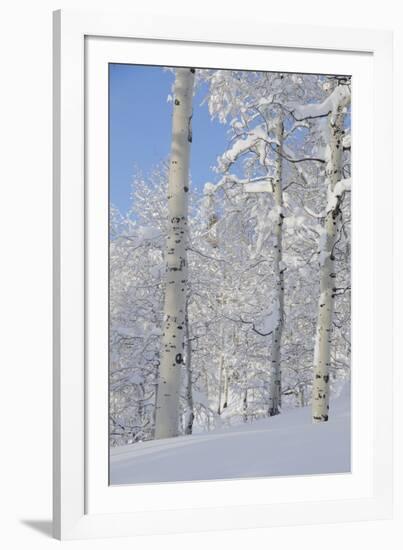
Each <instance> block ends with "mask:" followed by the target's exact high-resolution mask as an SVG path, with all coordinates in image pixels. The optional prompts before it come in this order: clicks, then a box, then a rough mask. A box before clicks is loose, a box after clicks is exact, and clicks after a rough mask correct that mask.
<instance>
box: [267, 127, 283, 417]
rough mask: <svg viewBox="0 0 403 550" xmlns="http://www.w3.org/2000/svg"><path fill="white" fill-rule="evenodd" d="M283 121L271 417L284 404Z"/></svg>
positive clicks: (276, 181) (276, 188)
mask: <svg viewBox="0 0 403 550" xmlns="http://www.w3.org/2000/svg"><path fill="white" fill-rule="evenodd" d="M283 134H284V128H283V122H282V120H281V119H279V121H278V124H277V126H276V138H277V141H278V143H279V153H278V154H277V157H276V160H275V174H274V178H273V197H274V204H275V208H276V209H277V212H278V218H277V222H276V226H275V228H274V235H275V244H274V270H275V274H276V302H277V304H276V307H277V323H276V326H275V328H274V330H273V334H272V343H271V358H270V375H271V376H270V388H269V416H275V415H277V414H279V412H280V407H281V337H282V333H283V324H284V268H283V262H282V260H283V251H282V248H283V220H284V214H283V189H282V171H283V158H282V144H283Z"/></svg>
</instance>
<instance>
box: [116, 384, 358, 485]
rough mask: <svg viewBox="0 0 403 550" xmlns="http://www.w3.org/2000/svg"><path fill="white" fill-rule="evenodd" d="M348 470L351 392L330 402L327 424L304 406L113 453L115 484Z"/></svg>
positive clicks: (137, 445)
mask: <svg viewBox="0 0 403 550" xmlns="http://www.w3.org/2000/svg"><path fill="white" fill-rule="evenodd" d="M349 471H350V396H349V394H348V393H347V392H344V393H343V395H342V396H341V397H340V398H338V399H336V400H334V401H333V402H332V403H331V416H330V420H329V422H327V423H324V424H312V423H311V409H310V407H304V408H300V409H292V410H290V411H286V412H284V413H283V414H281V415H279V416H276V417H272V418H267V419H262V420H258V421H256V422H254V423H252V424H243V425H241V426H237V427H232V428H228V429H226V430H224V429H222V430H216V431H213V432H209V433H204V434H197V435H191V436H183V437H177V438H171V439H160V440H156V441H147V442H144V443H136V444H134V445H127V446H123V447H116V448H114V449H112V450H111V456H110V483H111V484H112V485H115V484H134V483H153V482H164V481H192V480H212V479H229V478H252V477H267V476H290V475H308V474H330V473H342V472H349Z"/></svg>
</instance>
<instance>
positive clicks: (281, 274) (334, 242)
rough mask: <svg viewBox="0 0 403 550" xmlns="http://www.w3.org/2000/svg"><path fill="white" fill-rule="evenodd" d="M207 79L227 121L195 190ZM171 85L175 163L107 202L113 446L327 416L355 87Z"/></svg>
mask: <svg viewBox="0 0 403 550" xmlns="http://www.w3.org/2000/svg"><path fill="white" fill-rule="evenodd" d="M201 86H203V87H204V88H205V90H206V94H205V101H204V104H203V105H202V106H199V105H198V108H203V109H208V112H209V114H210V117H211V118H212V119H215V120H217V121H218V122H219V123H220V124H222V125H223V126H224V127H225V128H226V129H227V131H228V146H227V148H226V150H222V151H217V162H216V165H215V167H214V171H215V177H214V178H211V179H212V180H214V181H210V182H209V181H206V182H205V185H204V189H203V190H202V191H201V190H198V189H194V188H192V177H191V174H190V173H189V172H190V171H189V158H190V156H191V155H197V149H196V147H195V143H196V142H197V136H196V135H193V136H192V124H191V121H192V109H194V108H195V105H193V102H194V100H193V98H194V93H195V90H196V89H198V87H201ZM170 93H171V94H172V101H171V103H170V107H171V109H172V113H173V114H172V147H171V155H170V157H169V158H168V159H161V162H160V163H159V164H157V165H156V166H155V167H154V169H153V171H152V172H151V173H147V174H144V173H141V172H140V171H138V173H136V175H135V177H134V180H133V184H132V204H131V207H130V209H129V210H128V212H124V213H122V212H120V211H119V210H118V209H117V208H116V207H113V206H111V209H110V445H111V446H112V447H115V446H120V445H126V444H131V443H137V442H140V441H147V440H150V439H161V438H167V437H172V436H178V435H191V434H196V433H200V432H204V433H208V432H210V431H213V430H217V429H218V428H220V429H225V428H226V427H230V426H235V425H245V424H252V423H256V422H257V421H258V420H260V419H264V418H266V419H269V420H270V418H271V417H274V416H277V415H282V414H286V413H287V411H289V410H290V409H295V408H299V407H309V408H310V410H311V419H312V422H313V423H317V424H320V423H323V422H326V421H327V420H331V417H332V402H331V400H332V399H333V398H335V397H337V396H338V395H339V393H340V392H341V391H342V388H343V386H345V385H348V384H349V379H350V191H351V182H350V151H351V143H350V109H351V106H350V97H351V81H350V79H349V77H346V76H339V75H332V76H325V75H309V74H291V73H284V74H282V73H272V72H252V71H235V70H206V69H196V70H194V69H176V70H174V87H173V90H169V89H167V90H166V95H167V96H168V95H169V94H170ZM193 134H194V130H193ZM134 161H135V159H133V164H134ZM329 401H330V405H329Z"/></svg>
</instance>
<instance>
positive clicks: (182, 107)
mask: <svg viewBox="0 0 403 550" xmlns="http://www.w3.org/2000/svg"><path fill="white" fill-rule="evenodd" d="M193 87H194V69H176V77H175V86H174V99H173V116H172V146H171V158H170V165H169V182H168V217H169V219H168V223H169V227H168V236H167V245H166V246H167V248H166V285H165V300H164V319H163V332H162V347H161V360H160V371H159V380H158V393H157V406H156V415H155V438H156V439H161V438H164V437H174V436H177V435H178V423H179V398H180V395H179V393H180V380H181V370H182V364H183V355H184V337H185V335H184V333H185V315H186V313H185V309H186V286H187V277H188V267H187V257H186V246H187V233H188V225H187V216H188V190H189V157H190V143H191V141H192V134H191V117H192V98H193Z"/></svg>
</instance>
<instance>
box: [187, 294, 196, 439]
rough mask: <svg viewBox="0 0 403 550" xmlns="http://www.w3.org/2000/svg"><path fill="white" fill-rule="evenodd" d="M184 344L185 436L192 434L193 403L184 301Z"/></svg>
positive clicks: (190, 358) (189, 341)
mask: <svg viewBox="0 0 403 550" xmlns="http://www.w3.org/2000/svg"><path fill="white" fill-rule="evenodd" d="M185 323H186V344H185V368H186V389H185V391H186V414H185V434H186V435H190V434H191V433H192V432H193V421H194V417H195V415H194V403H193V382H192V342H191V340H190V328H189V315H188V301H186V319H185Z"/></svg>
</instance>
